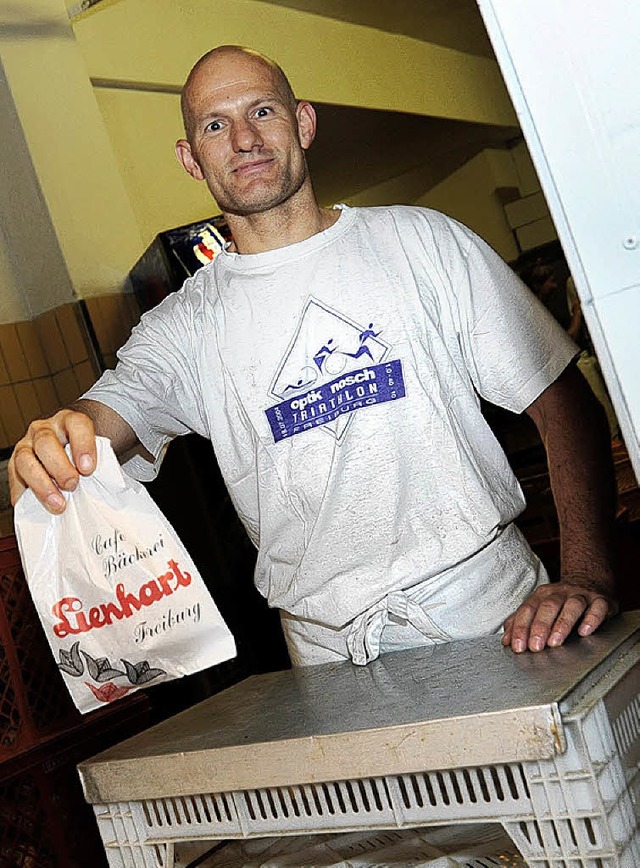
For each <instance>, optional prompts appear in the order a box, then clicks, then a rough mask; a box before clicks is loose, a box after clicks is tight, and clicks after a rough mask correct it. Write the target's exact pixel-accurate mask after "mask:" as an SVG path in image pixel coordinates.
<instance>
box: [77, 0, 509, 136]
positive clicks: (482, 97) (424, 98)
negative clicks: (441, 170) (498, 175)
mask: <svg viewBox="0 0 640 868" xmlns="http://www.w3.org/2000/svg"><path fill="white" fill-rule="evenodd" d="M74 31H75V34H76V38H77V40H78V42H79V44H80V47H81V49H82V51H83V53H84V56H85V61H86V64H87V68H88V70H89V74H90V75H91V76H92V77H99V78H106V79H113V80H116V81H131V82H150V83H154V84H155V85H158V86H162V85H180V84H182V82H183V81H184V78H185V76H186V74H187V72H188V70H189V69H190V67H191V66H192V64H193V63H194V61H195V60H196V59H197V58H198V57H199V56H200V55H201V54H203V53H204V52H205V51H207V50H208V49H210V48H212V47H213V46H214V45H218V44H221V43H233V44H241V45H250V46H251V47H253V48H256V49H258V50H259V51H264V52H265V53H266V54H268V55H269V56H272V57H273V58H274V59H275V60H277V61H278V62H279V63H280V64H281V65H282V66H283V67H284V69H286V70H287V73H288V74H289V75H290V77H291V80H292V83H293V86H294V90H296V91H297V92H298V95H299V96H303V97H305V98H306V99H312V100H313V99H315V100H318V101H320V102H333V103H338V104H342V105H357V106H363V107H366V108H392V109H394V110H396V111H407V112H414V113H416V114H425V115H434V116H438V117H449V118H457V119H460V120H467V121H475V122H476V123H490V124H500V125H509V124H516V123H517V122H516V118H515V114H514V111H513V108H512V106H511V102H510V100H509V97H508V95H507V92H506V89H505V86H504V83H503V81H502V76H501V75H500V72H499V69H498V66H497V64H496V63H495V61H493V60H492V59H488V58H484V57H477V56H474V55H470V54H465V53H463V52H459V51H454V50H452V49H449V48H443V47H441V46H439V45H433V44H430V43H427V42H422V41H419V40H417V39H410V38H409V37H407V36H402V35H399V34H396V33H385V32H383V31H382V30H375V29H373V28H369V27H363V26H360V25H355V24H349V23H346V22H342V21H335V20H332V19H330V18H324V17H320V16H316V15H310V14H308V13H304V12H299V11H297V10H294V9H290V8H287V7H282V6H276V5H272V4H270V3H262V2H257V0H216V2H215V3H212V2H210V0H192V2H190V3H188V4H187V3H176V2H175V0H120V2H117V3H113V4H111V5H109V4H105V5H100V6H98V7H96V9H95V10H94V11H93V12H91V11H90V12H88V13H86V15H85V16H83V17H81V18H79V19H78V20H77V21H76V22H75V23H74Z"/></svg>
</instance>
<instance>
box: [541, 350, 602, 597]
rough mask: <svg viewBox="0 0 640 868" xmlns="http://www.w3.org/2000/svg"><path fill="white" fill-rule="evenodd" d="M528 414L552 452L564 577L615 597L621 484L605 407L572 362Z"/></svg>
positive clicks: (562, 574)
mask: <svg viewBox="0 0 640 868" xmlns="http://www.w3.org/2000/svg"><path fill="white" fill-rule="evenodd" d="M528 412H529V415H530V416H531V417H532V418H533V420H534V422H535V423H536V425H537V426H538V430H539V431H540V435H541V437H542V440H543V442H544V445H545V448H546V451H547V459H548V465H549V476H550V480H551V488H552V491H553V497H554V500H555V504H556V509H557V512H558V521H559V524H560V545H561V576H560V578H561V579H563V580H565V581H569V582H579V583H580V584H581V585H584V586H587V587H592V588H593V589H594V590H599V591H602V592H603V593H606V594H608V595H612V596H613V595H615V572H614V520H615V505H616V487H615V475H614V470H613V461H612V456H611V443H610V439H609V431H608V426H607V422H606V418H605V414H604V411H603V410H602V408H601V406H600V404H599V402H598V401H597V400H596V398H595V397H594V395H593V393H592V392H591V390H590V389H589V387H588V385H587V383H586V381H585V380H584V378H583V377H582V375H581V374H580V372H579V371H578V370H577V369H575V367H573V366H571V369H570V370H567V371H566V372H565V373H564V374H563V375H562V376H561V377H560V378H559V380H558V381H557V382H556V383H554V384H553V385H552V386H551V387H550V388H549V389H548V390H547V392H546V393H545V394H544V395H543V396H541V398H540V399H538V401H536V402H535V403H534V404H533V405H532V406H531V407H530V408H529V411H528Z"/></svg>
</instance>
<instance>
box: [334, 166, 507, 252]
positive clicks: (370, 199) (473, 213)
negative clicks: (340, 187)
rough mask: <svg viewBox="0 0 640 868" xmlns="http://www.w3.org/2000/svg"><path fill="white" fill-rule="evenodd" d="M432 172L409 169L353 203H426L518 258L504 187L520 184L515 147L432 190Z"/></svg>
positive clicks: (467, 168) (465, 169)
mask: <svg viewBox="0 0 640 868" xmlns="http://www.w3.org/2000/svg"><path fill="white" fill-rule="evenodd" d="M425 173H426V170H421V169H417V170H415V171H413V172H406V173H405V174H404V175H400V176H399V177H397V178H392V179H391V180H390V181H385V182H384V183H383V184H378V185H377V186H376V187H372V188H370V189H369V190H365V191H364V192H362V193H359V194H358V195H356V196H351V197H349V202H350V204H352V205H379V204H382V203H388V204H392V203H393V204H405V205H422V206H424V207H425V208H435V209H436V210H437V211H444V213H445V214H448V215H449V216H451V217H454V218H455V219H456V220H460V222H461V223H464V224H465V225H467V226H468V227H469V228H470V229H473V231H474V232H477V233H478V235H480V236H481V237H482V238H484V239H485V241H487V242H488V243H489V244H490V245H491V246H492V247H493V248H494V250H496V251H497V252H498V253H499V254H500V255H501V256H502V257H503V258H504V259H506V260H508V261H511V260H513V259H516V258H517V256H518V249H517V247H516V243H515V240H514V237H513V232H512V230H511V227H510V226H509V224H508V222H507V219H506V217H505V213H504V208H503V206H502V202H501V200H500V197H499V195H498V193H497V190H498V189H499V188H505V187H509V188H514V187H517V186H518V175H517V172H516V167H515V164H514V162H513V159H512V156H511V151H500V150H496V149H487V150H485V151H482V153H480V154H478V155H477V156H476V157H474V158H473V159H472V160H469V162H468V163H465V165H464V166H462V167H461V168H460V169H458V171H457V172H453V174H451V175H449V177H448V178H446V179H445V180H444V181H442V182H441V183H440V184H438V185H437V186H435V187H433V188H432V189H430V190H429V189H425V185H424V181H423V177H422V176H423V175H424V174H425Z"/></svg>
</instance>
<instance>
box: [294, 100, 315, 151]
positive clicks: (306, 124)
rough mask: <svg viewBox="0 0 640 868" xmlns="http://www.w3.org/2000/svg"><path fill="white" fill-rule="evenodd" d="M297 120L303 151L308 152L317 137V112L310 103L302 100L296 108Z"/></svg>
mask: <svg viewBox="0 0 640 868" xmlns="http://www.w3.org/2000/svg"><path fill="white" fill-rule="evenodd" d="M296 120H297V121H298V138H299V139H300V144H301V145H302V148H303V150H305V151H306V150H307V148H308V147H310V146H311V143H312V142H313V140H314V139H315V137H316V126H317V119H316V110H315V109H314V107H313V106H312V105H311V103H310V102H305V101H304V100H301V101H300V102H299V103H298V105H297V106H296Z"/></svg>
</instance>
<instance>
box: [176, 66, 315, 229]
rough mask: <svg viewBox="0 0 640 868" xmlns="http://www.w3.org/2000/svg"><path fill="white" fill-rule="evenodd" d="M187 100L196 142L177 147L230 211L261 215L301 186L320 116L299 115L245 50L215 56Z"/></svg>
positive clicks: (306, 108)
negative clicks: (243, 51) (316, 120)
mask: <svg viewBox="0 0 640 868" xmlns="http://www.w3.org/2000/svg"><path fill="white" fill-rule="evenodd" d="M187 100H188V113H189V116H190V125H189V126H190V130H189V142H188V143H187V142H185V141H181V142H178V145H177V153H178V157H179V159H180V161H181V162H182V164H183V166H184V167H185V169H186V170H187V171H188V172H189V174H190V175H192V176H193V177H194V178H197V179H198V180H202V179H204V180H206V182H207V186H208V187H209V190H210V191H211V193H212V195H213V196H214V198H215V199H216V201H217V203H218V205H219V207H220V209H221V210H222V211H223V212H225V213H229V214H239V215H242V216H247V215H250V214H257V213H262V212H264V211H268V210H270V209H271V208H274V207H277V206H278V205H280V204H281V203H282V202H285V201H287V200H288V199H290V198H291V197H292V196H293V195H294V194H295V193H296V192H297V191H298V190H299V189H300V188H301V187H302V185H303V184H304V182H305V180H306V179H307V177H308V176H307V166H306V161H305V159H304V149H305V148H307V147H308V146H309V145H310V144H311V141H312V140H313V135H314V132H315V115H314V114H313V109H312V108H311V106H310V105H309V104H308V103H299V104H298V107H297V109H294V107H293V106H292V105H291V103H290V101H289V100H288V99H287V94H286V93H285V92H284V91H283V88H282V87H281V85H280V81H279V78H278V76H277V74H276V73H275V71H274V70H272V69H271V67H269V66H268V65H267V64H265V63H264V62H262V61H261V60H259V59H258V58H255V57H251V56H247V55H245V54H242V53H239V52H238V53H225V54H221V55H219V56H217V57H213V58H211V59H210V60H209V61H208V62H207V63H206V64H205V66H204V67H203V68H201V69H200V70H198V72H197V73H196V75H195V77H194V78H193V79H192V81H191V83H190V86H189V88H188V92H187Z"/></svg>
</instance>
